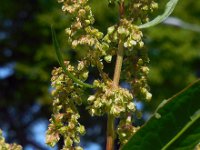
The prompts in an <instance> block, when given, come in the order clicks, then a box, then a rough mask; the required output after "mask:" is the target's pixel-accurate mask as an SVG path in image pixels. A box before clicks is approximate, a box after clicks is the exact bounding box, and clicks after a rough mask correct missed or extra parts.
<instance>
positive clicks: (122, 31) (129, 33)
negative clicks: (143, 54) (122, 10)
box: [103, 19, 144, 51]
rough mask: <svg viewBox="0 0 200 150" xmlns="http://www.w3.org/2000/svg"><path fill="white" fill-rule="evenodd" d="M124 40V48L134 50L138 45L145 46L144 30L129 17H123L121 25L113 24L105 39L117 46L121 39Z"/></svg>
mask: <svg viewBox="0 0 200 150" xmlns="http://www.w3.org/2000/svg"><path fill="white" fill-rule="evenodd" d="M120 39H121V40H123V43H124V44H123V45H124V48H126V49H127V50H129V51H132V50H133V49H134V48H135V47H136V46H139V47H143V45H144V43H143V42H142V32H141V31H139V29H138V28H137V26H135V25H133V23H132V22H131V21H129V20H127V19H121V20H120V25H119V26H118V25H115V26H111V27H109V28H108V32H107V34H106V35H105V37H104V39H103V40H104V41H106V42H107V43H109V44H112V45H113V46H115V47H117V45H118V43H119V40H120Z"/></svg>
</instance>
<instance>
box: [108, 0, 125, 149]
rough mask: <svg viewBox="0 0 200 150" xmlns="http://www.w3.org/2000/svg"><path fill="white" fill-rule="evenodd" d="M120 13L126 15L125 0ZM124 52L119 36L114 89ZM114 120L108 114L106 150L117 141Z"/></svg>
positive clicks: (118, 78) (122, 2) (112, 146)
mask: <svg viewBox="0 0 200 150" xmlns="http://www.w3.org/2000/svg"><path fill="white" fill-rule="evenodd" d="M119 13H120V18H122V17H123V15H124V0H121V2H120V3H119ZM123 53H124V45H123V41H122V38H121V37H119V44H118V52H117V59H116V64H115V71H114V75H113V82H112V88H113V89H115V88H117V87H118V86H119V80H120V74H121V69H122V63H123ZM114 122H115V117H114V116H112V115H108V122H107V141H106V142H107V143H106V150H114V141H115V132H114V131H115V126H114Z"/></svg>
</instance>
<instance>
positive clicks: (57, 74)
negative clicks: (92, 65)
mask: <svg viewBox="0 0 200 150" xmlns="http://www.w3.org/2000/svg"><path fill="white" fill-rule="evenodd" d="M65 65H66V67H67V69H68V71H70V72H71V73H72V74H73V75H75V76H76V77H78V78H80V79H82V80H83V81H84V80H86V79H87V76H88V72H87V71H86V66H87V65H85V64H84V62H83V61H81V62H79V64H78V66H77V67H76V68H75V67H73V66H71V65H70V64H69V62H65ZM51 82H52V87H53V90H52V96H53V115H52V117H51V119H50V122H51V123H50V125H49V127H48V131H47V134H46V143H47V144H48V145H50V146H52V147H53V146H54V145H55V144H56V143H57V142H58V141H59V140H60V136H63V137H64V147H63V150H68V149H72V148H73V147H74V144H76V145H77V146H75V149H77V150H79V149H81V147H80V146H78V143H79V142H80V135H83V134H84V133H85V128H84V126H83V125H81V124H80V123H79V122H78V119H79V118H80V115H79V113H78V111H77V109H76V105H81V104H82V99H81V93H83V89H81V88H80V87H78V86H77V85H76V84H74V83H73V81H72V79H70V78H69V77H68V76H66V75H65V74H64V73H63V70H62V69H61V68H55V69H54V70H53V71H52V79H51Z"/></svg>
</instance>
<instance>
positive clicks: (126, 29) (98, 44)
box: [46, 0, 157, 150]
mask: <svg viewBox="0 0 200 150" xmlns="http://www.w3.org/2000/svg"><path fill="white" fill-rule="evenodd" d="M88 1H89V0H58V2H59V3H62V10H63V11H64V12H66V13H67V14H69V15H71V17H72V18H74V19H73V22H72V23H71V26H70V27H69V28H67V29H66V30H65V32H66V35H67V37H68V43H69V44H70V45H71V48H72V49H75V50H82V51H83V50H84V51H85V53H84V54H85V55H84V57H83V58H81V60H79V62H78V64H77V66H72V65H71V64H70V62H68V61H65V62H64V63H63V64H64V65H63V66H61V67H59V68H55V69H54V70H53V71H52V79H51V81H52V87H53V91H52V96H53V115H52V118H51V119H50V122H51V123H50V125H49V128H48V131H47V138H46V142H47V143H48V144H49V145H50V146H54V145H55V144H56V143H57V142H58V141H59V139H60V137H61V136H62V137H63V138H64V147H63V149H66V150H67V149H69V150H71V149H77V150H79V149H82V148H81V147H80V146H79V144H78V143H79V142H80V135H83V134H84V133H85V128H84V126H83V125H81V124H80V123H79V122H78V119H79V117H80V115H79V113H78V109H77V105H82V103H83V98H82V97H83V96H82V95H83V94H84V89H85V88H87V87H89V88H95V93H94V94H92V93H91V95H90V96H89V97H88V99H87V102H86V103H87V104H86V105H87V107H86V109H87V110H88V111H89V113H90V114H91V116H102V115H108V116H109V117H112V118H118V119H119V120H120V122H119V124H118V125H117V127H114V128H116V130H117V135H118V138H119V141H120V144H121V145H123V144H125V143H126V142H127V141H128V139H129V138H130V136H132V135H133V134H134V133H135V132H136V131H137V129H138V127H135V126H133V114H134V113H135V112H136V106H135V104H134V100H147V101H149V100H150V99H151V97H152V95H151V93H149V88H148V84H147V74H148V71H149V68H148V66H147V64H148V62H149V58H148V55H147V50H146V49H144V43H143V41H142V36H143V34H142V32H141V31H140V29H139V27H138V26H137V24H138V23H145V22H148V14H149V13H150V12H152V11H153V10H154V9H156V8H157V3H155V2H154V1H153V0H134V1H131V0H109V4H111V5H116V4H118V7H119V16H120V17H119V21H118V23H116V24H115V25H113V26H111V27H109V28H108V30H107V34H106V35H104V34H103V32H101V31H99V30H98V29H97V28H95V27H94V26H93V24H94V22H95V19H94V16H93V14H92V11H91V7H90V6H89V4H88ZM115 56H117V62H116V67H115V73H114V79H113V80H112V79H110V78H109V76H108V75H107V74H106V73H105V72H104V71H103V68H104V63H103V61H102V60H103V59H104V60H105V61H106V62H107V63H110V62H111V60H112V57H115ZM122 63H123V66H122ZM90 66H92V67H96V68H97V69H98V71H99V75H100V77H101V79H97V80H94V82H93V85H91V86H84V84H81V83H79V82H78V83H77V82H76V80H74V79H72V78H70V76H68V75H67V74H66V72H65V69H66V70H67V71H68V72H69V73H70V74H71V75H73V77H74V78H76V79H77V80H78V81H81V82H83V83H84V82H85V81H86V80H87V78H88V74H89V67H90ZM63 67H65V69H63ZM121 67H122V68H121ZM121 70H122V72H123V73H122V75H121V77H120V72H121ZM117 76H119V77H117ZM119 79H121V80H122V81H123V82H127V83H128V84H130V87H131V88H130V89H125V88H122V87H120V86H119V85H118V84H119ZM87 85H88V84H87ZM112 138H114V137H112Z"/></svg>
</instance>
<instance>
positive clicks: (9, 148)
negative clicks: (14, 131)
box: [0, 130, 22, 150]
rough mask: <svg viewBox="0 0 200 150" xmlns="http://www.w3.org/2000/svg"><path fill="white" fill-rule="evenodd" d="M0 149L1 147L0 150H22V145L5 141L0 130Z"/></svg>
mask: <svg viewBox="0 0 200 150" xmlns="http://www.w3.org/2000/svg"><path fill="white" fill-rule="evenodd" d="M0 149H2V150H22V147H21V146H20V145H17V144H8V143H6V142H5V139H4V137H3V136H2V131H1V130H0Z"/></svg>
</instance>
